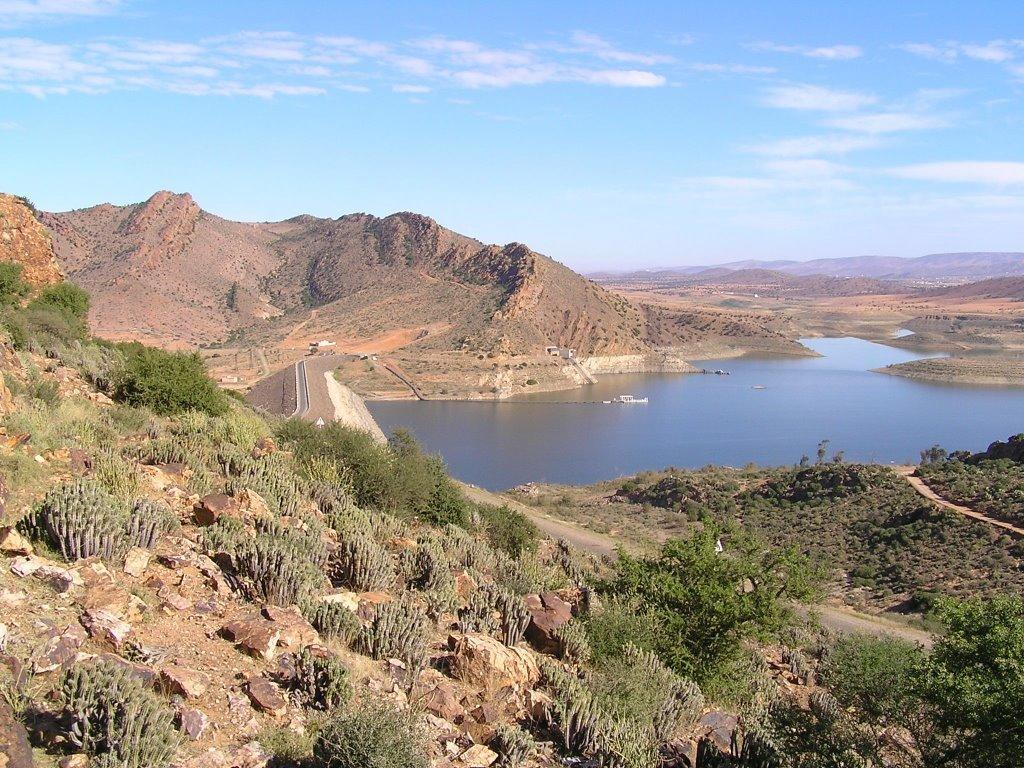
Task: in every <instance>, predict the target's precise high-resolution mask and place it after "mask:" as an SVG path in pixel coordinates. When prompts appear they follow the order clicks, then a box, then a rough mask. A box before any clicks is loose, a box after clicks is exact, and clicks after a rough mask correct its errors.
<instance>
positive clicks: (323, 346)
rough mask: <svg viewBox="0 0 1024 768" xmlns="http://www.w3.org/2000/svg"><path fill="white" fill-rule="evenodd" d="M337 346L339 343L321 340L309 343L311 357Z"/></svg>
mask: <svg viewBox="0 0 1024 768" xmlns="http://www.w3.org/2000/svg"><path fill="white" fill-rule="evenodd" d="M336 346H337V342H334V341H328V340H327V339H320V341H311V342H309V353H310V354H311V355H314V354H316V353H317V352H322V351H324V350H327V349H331V348H332V347H336Z"/></svg>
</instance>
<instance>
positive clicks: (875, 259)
mask: <svg viewBox="0 0 1024 768" xmlns="http://www.w3.org/2000/svg"><path fill="white" fill-rule="evenodd" d="M711 269H714V270H715V271H716V272H717V273H718V274H719V275H721V274H722V273H721V272H720V270H748V269H770V270H773V271H775V272H784V273H786V274H789V275H801V276H804V275H826V276H829V277H872V278H879V279H884V280H942V279H968V280H984V279H986V278H991V277H1007V276H1012V275H1024V253H988V252H979V253H933V254H930V255H928V256H918V257H916V258H906V259H905V258H899V257H896V256H851V257H848V258H842V259H812V260H811V261H792V260H780V261H758V260H747V261H733V262H730V263H728V264H716V265H713V266H695V267H678V268H665V269H653V270H635V271H630V272H601V273H596V274H593V275H591V277H592V278H593V279H595V280H612V279H614V280H622V279H626V280H650V279H663V278H666V277H671V276H678V275H696V274H700V273H702V272H705V271H707V270H711Z"/></svg>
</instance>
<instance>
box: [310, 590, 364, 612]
mask: <svg viewBox="0 0 1024 768" xmlns="http://www.w3.org/2000/svg"><path fill="white" fill-rule="evenodd" d="M320 600H321V601H322V602H325V603H340V604H341V605H344V606H345V607H346V608H348V609H349V610H350V611H352V613H355V612H356V611H358V610H359V595H357V594H356V593H355V592H349V591H348V590H345V589H334V590H332V591H330V592H328V593H327V594H326V595H323V596H321V598H320Z"/></svg>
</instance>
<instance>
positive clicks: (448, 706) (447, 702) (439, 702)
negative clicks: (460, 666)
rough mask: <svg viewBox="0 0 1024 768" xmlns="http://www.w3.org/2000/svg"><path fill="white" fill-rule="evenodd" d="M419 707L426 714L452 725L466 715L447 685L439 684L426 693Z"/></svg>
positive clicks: (452, 690)
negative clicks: (435, 716) (428, 713)
mask: <svg viewBox="0 0 1024 768" xmlns="http://www.w3.org/2000/svg"><path fill="white" fill-rule="evenodd" d="M419 705H420V706H421V707H422V708H423V709H424V710H426V711H427V712H430V713H431V714H433V715H437V716H438V717H441V718H443V719H445V720H447V721H449V722H452V723H458V722H460V721H461V720H462V718H463V717H465V715H466V710H465V708H464V707H463V706H462V705H461V704H460V703H459V700H458V698H457V697H456V695H455V689H454V688H452V686H451V685H449V684H447V683H439V684H438V685H436V686H434V687H433V688H431V689H430V690H429V691H427V693H426V694H424V696H423V697H422V698H421V699H420V701H419Z"/></svg>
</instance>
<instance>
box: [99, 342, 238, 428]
mask: <svg viewBox="0 0 1024 768" xmlns="http://www.w3.org/2000/svg"><path fill="white" fill-rule="evenodd" d="M120 349H121V351H122V352H123V354H124V357H125V361H124V365H123V367H122V368H121V369H120V370H119V371H118V372H117V373H116V374H115V376H114V383H113V397H114V399H115V400H117V401H118V402H121V403H125V404H127V405H134V406H139V407H145V408H149V409H150V410H152V411H153V412H154V413H158V414H160V415H162V416H170V415H174V414H177V413H182V412H183V411H189V410H195V411H201V412H203V413H209V414H212V415H220V414H222V413H224V412H226V411H227V409H228V401H227V398H226V397H225V396H224V393H223V392H222V391H221V390H220V389H218V387H217V385H216V384H214V383H213V381H212V380H211V379H210V377H209V376H207V375H206V368H205V367H204V365H203V360H202V358H201V357H200V356H199V355H198V354H195V353H192V354H188V353H184V352H165V351H163V350H160V349H154V348H151V347H144V346H142V345H141V344H135V343H133V344H125V345H122V346H121V347H120Z"/></svg>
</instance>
